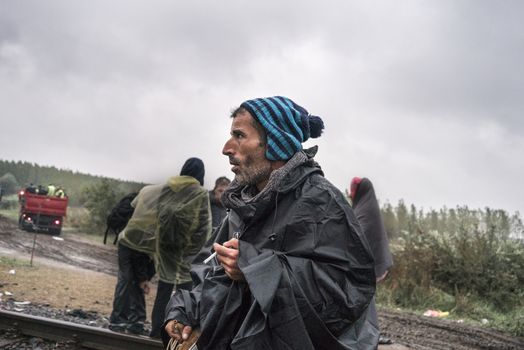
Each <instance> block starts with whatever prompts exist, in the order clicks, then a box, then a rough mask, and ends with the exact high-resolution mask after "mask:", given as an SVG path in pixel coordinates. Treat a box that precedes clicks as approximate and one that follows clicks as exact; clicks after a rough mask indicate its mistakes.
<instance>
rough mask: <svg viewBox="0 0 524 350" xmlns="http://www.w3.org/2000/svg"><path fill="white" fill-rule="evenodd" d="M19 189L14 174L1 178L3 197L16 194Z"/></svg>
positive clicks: (0, 188)
mask: <svg viewBox="0 0 524 350" xmlns="http://www.w3.org/2000/svg"><path fill="white" fill-rule="evenodd" d="M19 187H20V185H19V184H18V181H17V180H16V177H15V176H14V175H13V174H11V173H6V174H4V175H3V176H2V177H0V190H1V191H2V194H3V195H9V194H13V193H16V192H17V191H18V189H19Z"/></svg>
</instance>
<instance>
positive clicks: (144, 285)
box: [138, 280, 151, 295]
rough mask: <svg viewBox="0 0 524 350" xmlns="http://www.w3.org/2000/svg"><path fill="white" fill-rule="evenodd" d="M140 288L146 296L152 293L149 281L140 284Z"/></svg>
mask: <svg viewBox="0 0 524 350" xmlns="http://www.w3.org/2000/svg"><path fill="white" fill-rule="evenodd" d="M138 286H139V287H140V289H142V290H143V291H144V294H146V295H147V294H149V292H150V291H151V286H150V285H149V281H147V280H146V281H142V282H140V283H139V284H138Z"/></svg>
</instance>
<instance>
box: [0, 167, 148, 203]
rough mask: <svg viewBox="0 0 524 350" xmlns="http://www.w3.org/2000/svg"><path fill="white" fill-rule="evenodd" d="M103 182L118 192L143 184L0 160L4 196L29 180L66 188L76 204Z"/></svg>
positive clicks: (135, 188) (138, 187) (0, 177)
mask: <svg viewBox="0 0 524 350" xmlns="http://www.w3.org/2000/svg"><path fill="white" fill-rule="evenodd" d="M102 182H104V183H107V184H108V186H109V187H110V188H111V189H114V190H115V191H116V192H118V193H129V192H136V191H138V189H140V188H142V187H143V186H144V184H143V183H139V182H133V181H125V180H118V179H111V178H107V177H103V176H97V175H90V174H85V173H80V172H78V171H72V170H69V169H58V168H56V167H54V166H40V165H38V164H36V163H30V162H22V161H8V160H1V159H0V186H2V188H3V191H4V194H5V195H7V194H12V193H16V192H17V191H18V190H19V189H21V188H25V187H27V186H28V185H29V184H31V183H32V184H34V185H43V186H47V185H49V184H50V183H52V184H54V185H60V186H62V187H63V188H64V189H65V191H66V193H67V196H68V198H69V203H70V205H73V206H78V205H81V202H82V196H83V193H85V192H86V191H87V190H88V189H89V188H92V186H96V185H98V184H101V183H102Z"/></svg>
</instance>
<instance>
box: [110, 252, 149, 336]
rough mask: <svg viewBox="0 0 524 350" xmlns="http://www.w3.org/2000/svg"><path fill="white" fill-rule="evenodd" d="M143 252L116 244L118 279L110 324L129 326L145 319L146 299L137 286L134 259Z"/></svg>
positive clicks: (141, 322)
mask: <svg viewBox="0 0 524 350" xmlns="http://www.w3.org/2000/svg"><path fill="white" fill-rule="evenodd" d="M142 255H143V254H142V253H140V252H137V251H135V250H133V249H131V248H128V247H126V246H124V245H122V244H118V281H117V283H116V287H115V297H114V300H113V312H111V317H110V319H109V321H110V322H111V324H112V325H118V326H121V327H127V328H128V327H129V326H132V325H140V324H142V325H143V324H144V322H145V320H146V301H145V297H144V292H143V290H142V289H141V288H140V286H139V280H138V278H137V273H136V271H134V270H135V269H134V268H133V265H134V260H135V259H137V258H140V257H141V256H142Z"/></svg>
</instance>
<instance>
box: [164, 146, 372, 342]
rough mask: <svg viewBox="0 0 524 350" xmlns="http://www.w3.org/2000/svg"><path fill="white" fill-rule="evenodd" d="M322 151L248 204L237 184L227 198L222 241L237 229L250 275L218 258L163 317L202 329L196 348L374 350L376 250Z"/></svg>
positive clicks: (242, 262) (199, 271) (197, 269)
mask: <svg viewBox="0 0 524 350" xmlns="http://www.w3.org/2000/svg"><path fill="white" fill-rule="evenodd" d="M315 152H316V149H315V150H314V151H312V152H309V153H306V151H305V152H303V153H302V155H303V156H302V157H303V158H304V160H303V161H301V162H299V164H298V165H297V166H295V167H293V168H292V169H290V170H289V172H288V173H287V174H286V175H285V176H284V177H283V178H282V180H281V181H279V183H278V184H277V185H276V186H275V187H276V188H275V189H274V190H273V191H270V192H269V193H266V194H267V195H265V196H262V197H260V198H258V199H256V200H252V201H246V200H244V199H243V198H245V197H244V196H243V195H242V191H243V189H242V188H240V187H239V186H238V185H236V182H235V181H234V182H233V183H232V185H231V186H230V188H229V189H228V190H227V191H226V193H225V195H224V196H223V197H222V198H223V200H224V204H225V205H226V207H228V208H230V209H231V211H230V213H229V215H228V217H227V218H226V220H225V221H224V223H223V224H222V225H221V227H220V229H219V230H217V231H216V237H215V241H216V242H219V243H223V242H225V241H227V240H229V239H230V237H232V236H233V233H236V232H239V234H240V238H239V253H240V254H239V260H238V265H239V267H240V269H241V270H242V272H243V274H244V277H245V281H232V280H231V279H229V277H228V276H227V275H226V274H225V272H224V270H223V268H222V267H221V266H219V265H218V264H217V261H216V259H215V260H213V261H212V263H211V266H204V265H198V264H195V265H193V270H192V276H193V281H194V283H195V284H196V287H195V288H194V289H193V290H192V291H179V292H177V293H176V294H175V295H174V297H173V298H172V299H171V301H170V304H169V305H168V307H167V309H166V320H172V319H177V320H179V321H180V322H182V323H184V324H189V325H191V326H194V327H199V328H200V329H201V331H202V334H201V336H200V338H199V340H198V343H197V345H198V349H199V350H206V349H213V350H222V349H234V350H237V349H246V350H247V349H249V350H258V349H274V350H279V349H282V350H284V349H286V350H289V349H296V350H308V349H326V350H327V349H330V350H338V349H359V350H362V349H375V348H376V346H377V342H378V331H377V330H376V328H374V327H372V326H371V325H369V324H368V322H367V320H366V316H367V311H368V306H369V303H370V301H371V299H372V298H373V295H374V292H375V274H374V271H373V259H372V257H371V253H370V250H369V246H368V245H367V242H366V240H365V239H364V238H363V237H362V234H361V232H360V229H359V228H358V227H359V226H358V224H357V222H356V218H355V216H354V215H353V212H352V210H351V208H350V206H349V205H348V203H347V201H346V200H345V198H344V197H343V195H342V194H341V193H340V191H339V190H338V189H336V188H335V187H334V186H333V185H332V184H331V183H329V182H328V181H327V180H326V179H325V178H324V177H323V174H322V171H321V170H320V168H319V167H318V165H317V164H316V163H315V162H314V161H313V159H312V157H313V155H314V153H315ZM304 155H307V157H306V156H304ZM295 157H297V155H295ZM295 157H293V159H295ZM288 163H289V162H288ZM286 165H287V164H286ZM279 170H280V169H279ZM275 172H276V171H275ZM275 172H273V174H272V176H273V175H274V174H275ZM270 182H271V179H270ZM244 190H245V189H244ZM202 252H204V250H203V251H202ZM210 253H211V251H210V250H207V252H205V253H204V254H201V255H199V256H197V259H195V262H197V261H202V256H203V255H205V254H207V255H209V254H210Z"/></svg>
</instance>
